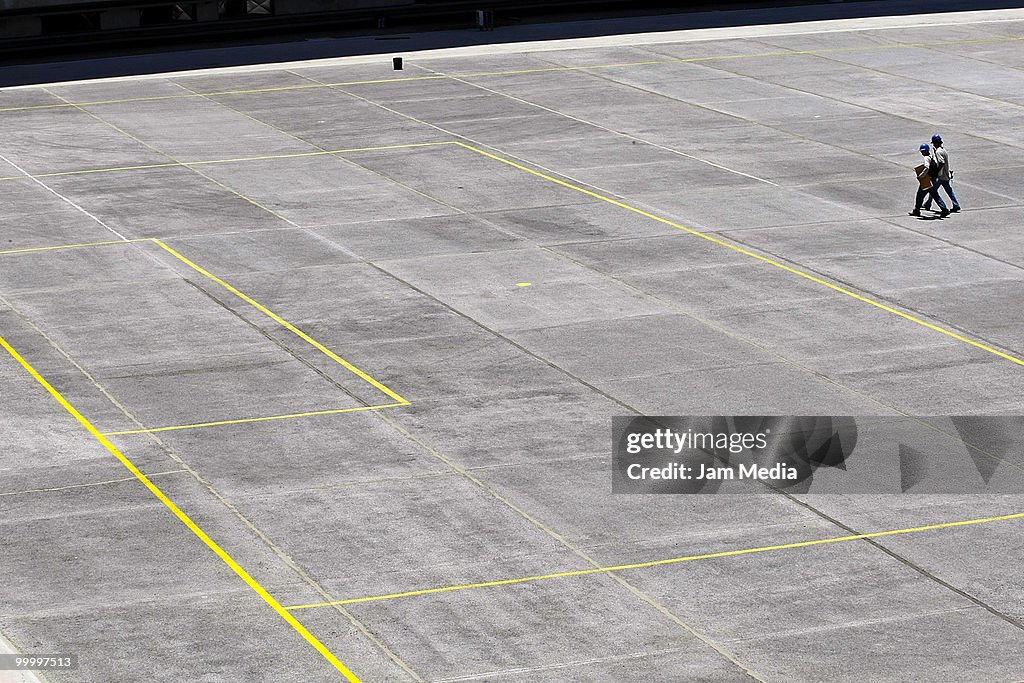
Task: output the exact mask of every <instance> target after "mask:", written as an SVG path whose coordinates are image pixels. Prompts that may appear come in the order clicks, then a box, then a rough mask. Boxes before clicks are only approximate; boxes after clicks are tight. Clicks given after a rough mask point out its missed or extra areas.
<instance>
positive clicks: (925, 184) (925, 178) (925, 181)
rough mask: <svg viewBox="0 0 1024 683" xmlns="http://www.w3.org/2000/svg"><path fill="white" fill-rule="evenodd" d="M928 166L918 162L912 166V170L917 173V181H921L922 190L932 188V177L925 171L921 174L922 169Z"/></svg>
mask: <svg viewBox="0 0 1024 683" xmlns="http://www.w3.org/2000/svg"><path fill="white" fill-rule="evenodd" d="M926 168H928V164H920V165H918V166H915V167H914V172H915V173H917V182H919V183H921V189H922V190H930V189H932V179H931V177H929V175H928V174H927V173H925V174H924V175H921V173H922V172H923V171H924V169H926Z"/></svg>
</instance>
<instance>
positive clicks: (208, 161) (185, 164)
mask: <svg viewBox="0 0 1024 683" xmlns="http://www.w3.org/2000/svg"><path fill="white" fill-rule="evenodd" d="M451 144H454V143H453V142H452V141H451V140H443V141H439V142H413V143H409V144H404V145H381V146H378V147H355V148H352V149H330V150H317V151H316V152H294V153H291V154H268V155H265V156H253V157H232V158H229V159H206V160H202V161H173V162H168V163H166V164H139V165H138V166H108V167H103V168H86V169H79V170H74V171H54V172H52V173H34V174H31V175H12V176H5V177H0V182H3V181H8V180H27V179H30V178H56V177H60V176H75V175H88V174H91V173H116V172H118V171H145V170H147V169H151V168H191V167H192V166H209V165H212V164H235V163H242V162H246V161H267V160H275V159H301V158H303V157H322V156H328V155H332V154H349V153H353V152H377V151H385V150H389V149H412V148H416V147H437V146H439V145H451ZM85 246H91V245H85ZM0 253H5V252H0Z"/></svg>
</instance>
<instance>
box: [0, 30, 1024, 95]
mask: <svg viewBox="0 0 1024 683" xmlns="http://www.w3.org/2000/svg"><path fill="white" fill-rule="evenodd" d="M1019 40H1024V36H1002V37H999V38H974V39H967V40H943V41H936V42H931V43H890V44H886V45H862V46H855V47H835V48H820V49H815V50H779V51H774V52H760V53H753V54H734V55H711V56H703V57H684V58H679V59H661V60H651V61H643V62H620V63H614V64H589V65H580V66H552V67H538V68H536V69H513V70H509V71H478V72H470V73H462V74H433V75H429V76H412V77H408V76H407V77H403V78H377V79H372V80H362V81H340V82H337V83H310V84H308V85H307V84H302V85H284V86H276V87H272V88H252V89H243V90H216V91H210V92H198V93H182V94H180V95H155V96H152V97H127V98H122V99H113V100H92V101H86V102H61V103H59V104H34V105H28V106H23V107H3V108H0V113H2V112H14V111H32V110H37V109H71V108H74V107H93V106H100V105H109V104H126V103H132V102H160V101H167V100H185V99H193V98H197V97H222V96H225V95H259V94H264V93H277V92H292V91H299V90H316V89H318V88H344V87H350V86H359V85H382V84H389V83H407V82H418V81H436V80H444V79H458V78H480V77H486V76H514V75H518V74H543V73H554V72H564V71H589V70H594V69H619V68H627V67H635V66H654V65H659V64H681V63H687V62H709V61H720V60H732V59H763V58H767V57H788V56H792V55H817V54H830V53H836V52H865V51H872V50H899V49H907V48H919V47H943V46H949V45H969V44H972V43H1001V42H1009V41H1019Z"/></svg>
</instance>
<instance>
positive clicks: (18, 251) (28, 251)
mask: <svg viewBox="0 0 1024 683" xmlns="http://www.w3.org/2000/svg"><path fill="white" fill-rule="evenodd" d="M135 242H152V240H151V239H150V238H148V237H141V238H139V239H133V240H109V241H107V242H84V243H82V244H57V245H54V246H51V247H28V248H26V249H8V250H7V251H0V256H4V255H6V254H31V253H34V252H37V251H57V250H59V249H81V248H82V247H105V246H109V245H111V244H134V243H135Z"/></svg>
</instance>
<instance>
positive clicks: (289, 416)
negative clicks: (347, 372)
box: [103, 403, 409, 436]
mask: <svg viewBox="0 0 1024 683" xmlns="http://www.w3.org/2000/svg"><path fill="white" fill-rule="evenodd" d="M407 405H409V404H408V403H386V404H384V405H379V406H356V407H354V408H335V409H332V410H311V411H309V412H305V413H288V414H286V415H268V416H266V417H243V418H239V419H237V420H219V421H217V422H197V423H195V424H187V425H172V426H170V427H153V428H152V429H126V430H124V431H120V432H103V436H123V435H125V434H152V433H154V432H173V431H177V430H179V429H199V428H201V427H221V426H224V425H237V424H246V423H248V422H270V421H272V420H290V419H292V418H297V417H314V416H316V415H337V414H339V413H358V412H360V411H364V410H382V409H384V408H400V407H402V406H407Z"/></svg>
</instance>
